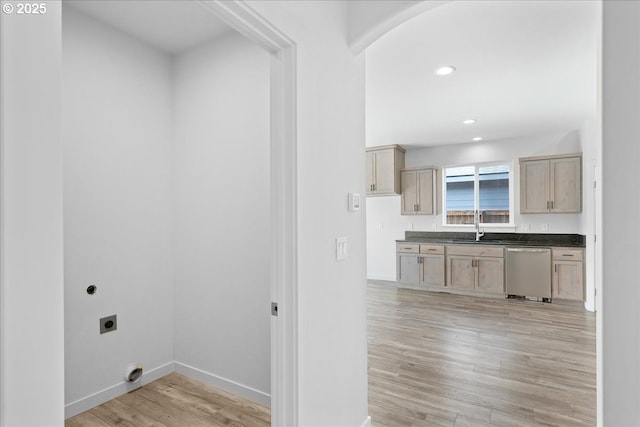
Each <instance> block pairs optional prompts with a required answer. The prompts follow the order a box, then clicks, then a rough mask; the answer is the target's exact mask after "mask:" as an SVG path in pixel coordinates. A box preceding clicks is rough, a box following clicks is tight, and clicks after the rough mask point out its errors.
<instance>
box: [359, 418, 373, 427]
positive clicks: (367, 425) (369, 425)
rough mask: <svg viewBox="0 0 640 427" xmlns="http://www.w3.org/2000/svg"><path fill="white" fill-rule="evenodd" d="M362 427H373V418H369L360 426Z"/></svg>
mask: <svg viewBox="0 0 640 427" xmlns="http://www.w3.org/2000/svg"><path fill="white" fill-rule="evenodd" d="M360 427H371V417H367V418H366V419H365V420H364V421H363V422H362V424H360Z"/></svg>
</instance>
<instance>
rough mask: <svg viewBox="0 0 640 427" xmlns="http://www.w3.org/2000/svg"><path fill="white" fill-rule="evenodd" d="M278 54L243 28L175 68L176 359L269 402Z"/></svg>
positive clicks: (190, 55) (184, 58) (189, 55)
mask: <svg viewBox="0 0 640 427" xmlns="http://www.w3.org/2000/svg"><path fill="white" fill-rule="evenodd" d="M269 60H270V58H269V55H268V54H267V53H266V52H265V51H264V50H263V49H261V48H259V47H257V46H255V45H254V44H252V43H250V42H249V41H247V40H246V39H245V38H243V37H241V36H239V35H236V34H233V35H229V36H226V37H224V38H223V39H219V40H216V41H214V42H212V43H209V44H205V45H203V46H200V47H198V48H196V49H193V50H191V51H189V52H186V53H183V54H181V55H179V56H178V57H177V58H176V59H175V64H174V78H175V80H174V82H175V87H174V96H175V138H176V147H175V158H176V229H175V236H176V240H175V242H176V286H175V301H176V333H175V342H176V361H177V362H179V363H182V364H185V365H188V366H191V367H195V368H198V369H200V370H203V371H206V372H207V373H209V374H212V375H215V376H218V377H222V378H225V379H228V380H231V381H233V382H236V383H238V384H241V385H243V386H245V387H250V388H252V389H255V390H257V391H258V392H260V393H261V396H262V399H261V398H260V395H258V396H252V395H249V396H247V397H251V398H253V399H257V400H259V401H263V402H264V403H268V396H269V394H270V375H271V365H270V315H271V313H270V294H271V288H270V278H271V275H270V266H269V264H270V248H271V243H270V232H271V229H270V227H271V219H270V209H271V208H270V200H271V196H270V170H269V162H270V157H269V147H270V145H269V64H270V62H269ZM245 391H246V390H245ZM238 392H241V391H240V390H239V391H238ZM260 393H259V394H260ZM245 395H246V393H245Z"/></svg>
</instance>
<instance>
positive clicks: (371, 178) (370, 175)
mask: <svg viewBox="0 0 640 427" xmlns="http://www.w3.org/2000/svg"><path fill="white" fill-rule="evenodd" d="M366 162H367V164H366V168H367V194H372V193H373V184H375V179H376V177H375V165H374V162H375V151H367V160H366Z"/></svg>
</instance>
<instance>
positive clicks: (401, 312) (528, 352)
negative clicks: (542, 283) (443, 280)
mask: <svg viewBox="0 0 640 427" xmlns="http://www.w3.org/2000/svg"><path fill="white" fill-rule="evenodd" d="M368 300H369V331H368V334H369V414H370V415H371V418H372V423H373V426H378V427H381V426H390V427H391V426H393V427H400V426H415V427H426V426H434V427H439V426H443V427H444V426H447V427H463V426H474V427H476V426H477V427H483V426H527V427H529V426H531V427H532V426H562V427H570V426H595V424H596V420H595V416H596V414H595V408H596V375H595V369H596V357H595V315H594V314H593V313H589V312H587V311H585V310H584V309H583V308H582V307H577V306H566V305H560V304H556V303H552V304H544V303H538V302H532V301H522V300H503V299H485V298H476V297H466V296H459V295H451V294H437V293H427V292H421V291H415V290H407V289H396V288H395V286H390V284H389V283H387V284H380V283H371V284H369V297H368Z"/></svg>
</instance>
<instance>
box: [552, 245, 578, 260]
mask: <svg viewBox="0 0 640 427" xmlns="http://www.w3.org/2000/svg"><path fill="white" fill-rule="evenodd" d="M551 253H552V256H553V259H556V260H560V261H582V257H583V250H582V249H568V248H552V249H551Z"/></svg>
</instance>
